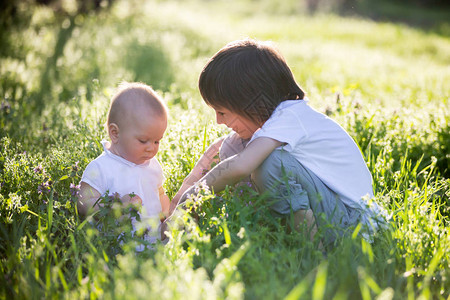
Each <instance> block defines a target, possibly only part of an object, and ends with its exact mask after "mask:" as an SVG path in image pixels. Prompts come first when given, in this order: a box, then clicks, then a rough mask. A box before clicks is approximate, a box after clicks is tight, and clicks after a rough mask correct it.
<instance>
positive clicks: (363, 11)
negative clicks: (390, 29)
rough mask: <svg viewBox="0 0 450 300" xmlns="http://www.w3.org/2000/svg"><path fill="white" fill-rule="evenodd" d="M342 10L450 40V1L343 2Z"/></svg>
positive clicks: (355, 0) (348, 0) (342, 11)
mask: <svg viewBox="0 0 450 300" xmlns="http://www.w3.org/2000/svg"><path fill="white" fill-rule="evenodd" d="M316 1H319V0H316ZM338 10H339V13H340V14H342V15H354V16H362V17H365V18H369V19H372V20H374V21H377V22H392V23H401V24H405V25H407V26H410V27H414V28H416V29H421V30H424V31H426V32H429V33H434V34H437V35H440V36H443V37H450V2H445V1H439V0H435V1H421V0H414V1H406V0H397V1H388V0H379V1H370V0H362V1H358V0H343V1H342V4H341V5H340V6H339V8H338Z"/></svg>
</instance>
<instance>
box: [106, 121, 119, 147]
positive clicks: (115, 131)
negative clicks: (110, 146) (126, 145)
mask: <svg viewBox="0 0 450 300" xmlns="http://www.w3.org/2000/svg"><path fill="white" fill-rule="evenodd" d="M108 134H109V138H110V139H111V142H113V143H117V141H118V140H119V126H117V124H116V123H111V124H109V126H108Z"/></svg>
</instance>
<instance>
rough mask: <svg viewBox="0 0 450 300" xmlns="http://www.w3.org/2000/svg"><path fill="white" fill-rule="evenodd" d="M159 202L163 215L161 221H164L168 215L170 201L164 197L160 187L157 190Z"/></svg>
mask: <svg viewBox="0 0 450 300" xmlns="http://www.w3.org/2000/svg"><path fill="white" fill-rule="evenodd" d="M159 201H160V202H161V208H162V213H163V216H162V219H164V218H166V217H167V216H168V215H169V206H170V199H169V196H167V195H166V192H165V191H164V188H163V187H162V186H161V187H160V188H159Z"/></svg>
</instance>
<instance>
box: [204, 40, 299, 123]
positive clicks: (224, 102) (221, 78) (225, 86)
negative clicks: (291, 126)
mask: <svg viewBox="0 0 450 300" xmlns="http://www.w3.org/2000/svg"><path fill="white" fill-rule="evenodd" d="M199 89H200V93H201V95H202V97H203V99H204V101H205V102H206V103H207V104H208V105H209V106H212V107H213V108H220V107H222V108H226V109H228V110H230V111H232V112H234V113H237V114H239V115H241V116H244V117H246V118H248V119H250V120H252V121H254V122H256V123H257V124H260V125H262V124H263V123H264V122H265V121H267V119H269V117H270V116H271V115H272V113H273V111H274V110H275V108H276V107H277V106H278V104H280V103H281V102H283V101H285V100H296V99H303V98H304V96H305V93H304V92H303V90H302V89H301V88H300V87H299V86H298V85H297V83H296V82H295V79H294V76H293V75H292V72H291V70H290V68H289V67H288V65H287V63H286V60H285V59H284V57H283V56H282V55H281V53H280V52H279V51H278V50H277V49H276V48H275V47H274V46H273V45H271V44H270V43H267V42H259V41H256V40H251V39H245V40H238V41H234V42H231V43H229V44H227V45H226V46H225V47H223V48H222V49H220V50H219V51H218V52H217V53H216V54H214V56H213V57H212V58H211V59H210V60H209V61H208V63H207V64H206V66H205V67H204V68H203V71H202V73H201V74H200V78H199Z"/></svg>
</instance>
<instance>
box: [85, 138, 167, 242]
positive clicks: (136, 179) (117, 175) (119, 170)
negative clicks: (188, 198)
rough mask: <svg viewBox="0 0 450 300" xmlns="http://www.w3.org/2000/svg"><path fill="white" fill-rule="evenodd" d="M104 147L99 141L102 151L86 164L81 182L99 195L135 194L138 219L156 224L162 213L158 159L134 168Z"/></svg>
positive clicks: (133, 165)
mask: <svg viewBox="0 0 450 300" xmlns="http://www.w3.org/2000/svg"><path fill="white" fill-rule="evenodd" d="M108 144H109V142H106V141H102V145H103V150H104V152H103V153H102V154H101V155H100V156H99V157H97V158H96V159H94V160H93V161H91V162H90V163H89V164H88V166H87V167H86V169H85V170H84V173H83V176H82V178H81V181H83V182H85V183H87V184H89V185H90V186H91V187H92V188H94V189H96V190H97V191H98V192H99V193H100V194H101V195H102V196H103V195H105V193H106V192H107V191H108V195H113V194H115V193H118V194H119V195H120V196H121V197H122V196H124V195H126V194H130V193H134V194H136V195H138V196H139V197H141V199H142V207H143V209H142V211H141V213H140V216H141V220H142V221H145V222H147V221H149V220H152V221H154V222H153V223H156V224H157V225H159V223H160V221H159V213H160V212H161V211H162V208H161V202H160V199H159V188H160V187H161V186H162V184H163V182H164V175H163V170H162V168H161V165H160V164H159V162H158V160H157V159H156V157H154V158H152V159H150V160H149V161H148V162H146V163H144V164H141V165H137V164H135V163H132V162H130V161H128V160H126V159H124V158H122V157H120V156H117V155H115V154H113V153H111V151H109V150H108V149H107V145H108ZM133 225H134V226H135V225H136V224H133ZM157 231H159V228H158V230H157ZM157 234H158V233H157V232H155V234H151V236H153V237H157V236H158V235H157ZM151 240H152V241H153V240H154V238H152V239H151Z"/></svg>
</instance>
